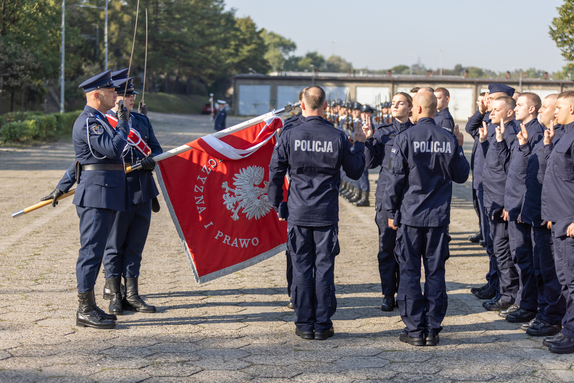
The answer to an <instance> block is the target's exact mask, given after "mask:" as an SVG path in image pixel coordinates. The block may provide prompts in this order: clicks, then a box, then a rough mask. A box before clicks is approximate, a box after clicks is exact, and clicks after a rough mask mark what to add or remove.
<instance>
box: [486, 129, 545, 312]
mask: <svg viewBox="0 0 574 383" xmlns="http://www.w3.org/2000/svg"><path fill="white" fill-rule="evenodd" d="M524 126H525V128H526V130H527V132H528V142H527V143H526V144H525V145H530V146H534V145H536V144H537V143H538V142H539V141H540V140H541V139H542V125H540V123H539V122H538V120H537V119H536V118H535V119H533V120H531V121H529V122H528V123H526V124H525V125H524ZM494 145H495V148H496V151H497V152H498V157H499V159H501V158H509V165H508V170H507V172H508V173H507V178H506V187H505V191H504V210H505V211H506V212H508V237H509V240H510V252H511V256H512V261H513V262H514V264H515V265H516V271H517V272H518V281H519V289H518V291H517V293H516V300H515V302H514V303H515V304H516V305H517V306H518V307H519V308H520V309H521V310H520V311H517V312H514V313H512V314H510V315H509V316H508V317H507V318H506V319H507V320H508V321H526V322H528V321H530V320H531V319H533V318H534V317H535V316H536V310H537V308H538V295H537V290H536V278H535V274H534V263H533V253H532V237H531V233H532V227H531V226H530V225H528V224H527V223H524V222H522V221H521V220H520V221H519V215H520V210H521V208H522V201H523V199H524V193H525V192H526V184H525V180H526V168H527V165H528V157H527V156H525V155H524V154H525V152H524V151H521V150H520V147H521V145H520V144H519V141H518V139H516V140H514V143H513V146H512V147H509V146H508V145H507V143H506V141H505V140H502V141H501V142H496V143H495V144H494Z"/></svg>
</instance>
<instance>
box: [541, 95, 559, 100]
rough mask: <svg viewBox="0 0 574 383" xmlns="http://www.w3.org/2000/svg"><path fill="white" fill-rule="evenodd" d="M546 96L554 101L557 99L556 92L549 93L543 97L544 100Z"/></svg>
mask: <svg viewBox="0 0 574 383" xmlns="http://www.w3.org/2000/svg"><path fill="white" fill-rule="evenodd" d="M548 98H549V99H551V100H553V101H556V100H557V99H558V93H552V94H549V95H548V96H546V97H544V99H545V100H546V99H548Z"/></svg>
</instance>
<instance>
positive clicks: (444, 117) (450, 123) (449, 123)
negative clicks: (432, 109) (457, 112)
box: [433, 88, 454, 133]
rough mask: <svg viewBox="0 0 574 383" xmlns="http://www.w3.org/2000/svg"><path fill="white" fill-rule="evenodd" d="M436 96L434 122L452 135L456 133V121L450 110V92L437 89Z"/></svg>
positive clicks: (444, 89)
mask: <svg viewBox="0 0 574 383" xmlns="http://www.w3.org/2000/svg"><path fill="white" fill-rule="evenodd" d="M434 95H435V97H436V100H437V104H436V113H435V114H434V116H433V118H434V122H435V123H436V124H437V125H438V126H440V127H441V128H444V129H445V130H447V131H448V132H450V133H454V119H453V118H452V115H451V114H450V112H449V110H448V103H449V102H450V92H449V91H448V90H447V89H446V88H436V89H435V91H434Z"/></svg>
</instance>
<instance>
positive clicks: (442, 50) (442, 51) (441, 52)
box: [440, 49, 444, 76]
mask: <svg viewBox="0 0 574 383" xmlns="http://www.w3.org/2000/svg"><path fill="white" fill-rule="evenodd" d="M443 53H444V49H441V50H440V75H441V76H442V54H443Z"/></svg>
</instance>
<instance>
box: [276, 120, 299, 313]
mask: <svg viewBox="0 0 574 383" xmlns="http://www.w3.org/2000/svg"><path fill="white" fill-rule="evenodd" d="M304 122H305V117H303V115H302V114H301V113H299V114H298V115H296V116H293V117H291V118H289V119H288V120H285V123H284V125H283V129H282V130H281V134H283V133H284V132H286V131H288V130H290V129H293V128H295V127H297V126H299V125H301V124H302V123H304ZM285 211H286V210H285ZM281 218H284V219H287V217H286V216H281ZM285 257H286V258H287V269H286V270H285V276H286V277H287V295H289V298H291V286H292V285H293V262H292V261H291V254H290V253H289V249H287V250H285ZM292 306H293V302H292V301H289V307H292Z"/></svg>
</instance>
